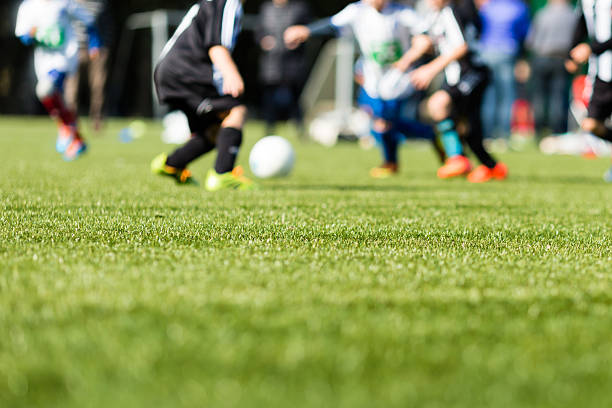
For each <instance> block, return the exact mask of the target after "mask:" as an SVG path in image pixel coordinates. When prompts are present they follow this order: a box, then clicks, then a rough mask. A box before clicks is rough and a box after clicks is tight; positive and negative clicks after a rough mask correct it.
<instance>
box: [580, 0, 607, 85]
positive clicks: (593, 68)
mask: <svg viewBox="0 0 612 408" xmlns="http://www.w3.org/2000/svg"><path fill="white" fill-rule="evenodd" d="M582 13H583V17H584V20H585V23H586V27H587V31H588V34H589V37H590V38H592V39H594V40H596V41H597V42H599V43H605V42H607V41H610V38H611V37H612V0H582ZM589 74H590V75H591V76H593V77H595V76H597V77H598V78H599V79H601V80H602V81H605V82H611V81H612V50H607V51H605V52H603V53H601V54H600V55H591V58H590V60H589Z"/></svg>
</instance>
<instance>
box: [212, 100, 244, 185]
mask: <svg viewBox="0 0 612 408" xmlns="http://www.w3.org/2000/svg"><path fill="white" fill-rule="evenodd" d="M246 116H247V108H246V106H244V105H238V106H234V107H232V108H231V109H230V110H229V113H228V114H227V116H226V117H225V118H224V119H223V121H222V122H221V127H220V129H219V132H218V133H217V145H216V147H217V159H216V161H215V167H214V169H210V170H209V171H208V174H207V175H206V183H205V185H204V187H205V188H206V189H207V190H208V191H218V190H228V189H235V190H248V189H252V188H254V187H255V184H254V183H253V182H252V181H251V180H249V179H247V178H246V177H244V176H243V171H242V169H241V168H239V167H235V165H236V159H237V157H238V153H239V151H240V147H241V145H242V128H243V127H244V122H245V121H246Z"/></svg>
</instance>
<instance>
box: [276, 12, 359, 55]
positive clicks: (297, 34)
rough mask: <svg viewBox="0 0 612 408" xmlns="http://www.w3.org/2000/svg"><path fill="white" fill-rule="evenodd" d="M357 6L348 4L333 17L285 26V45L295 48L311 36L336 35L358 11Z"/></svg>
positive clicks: (349, 22) (348, 23)
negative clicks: (305, 23)
mask: <svg viewBox="0 0 612 408" xmlns="http://www.w3.org/2000/svg"><path fill="white" fill-rule="evenodd" d="M357 7H358V6H356V5H355V4H349V5H348V6H347V7H345V8H344V10H342V11H341V12H339V13H338V14H336V15H334V16H333V17H328V18H324V19H322V20H318V21H315V22H313V23H310V24H308V25H295V26H291V27H289V28H287V29H286V30H285V34H284V40H285V45H286V46H287V48H289V49H295V48H297V47H299V46H300V45H301V44H302V43H304V42H306V41H308V39H309V38H310V37H311V36H337V35H338V34H339V33H340V30H341V29H342V28H344V27H347V26H349V25H350V24H351V23H352V22H353V20H354V19H355V17H356V15H357V13H358V8H357Z"/></svg>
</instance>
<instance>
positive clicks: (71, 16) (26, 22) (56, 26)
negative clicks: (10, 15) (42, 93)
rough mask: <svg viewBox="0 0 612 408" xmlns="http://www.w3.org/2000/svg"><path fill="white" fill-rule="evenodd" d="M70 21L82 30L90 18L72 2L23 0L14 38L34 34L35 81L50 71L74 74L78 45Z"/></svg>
mask: <svg viewBox="0 0 612 408" xmlns="http://www.w3.org/2000/svg"><path fill="white" fill-rule="evenodd" d="M73 20H80V21H82V22H83V24H85V25H86V26H90V25H92V24H93V22H94V21H93V17H92V16H91V14H90V13H89V12H88V11H87V10H86V9H84V8H83V7H82V6H80V5H78V4H77V3H76V2H75V1H74V0H24V1H23V2H22V3H21V5H20V6H19V11H18V13H17V23H16V26H15V35H17V37H22V36H29V35H30V34H31V33H32V31H33V30H34V29H35V30H36V34H35V36H34V37H35V39H36V41H37V43H38V44H37V46H36V50H35V51H34V66H35V70H36V76H37V77H38V78H39V79H41V78H44V77H45V76H47V75H48V74H49V72H51V71H53V70H55V71H58V72H62V73H67V74H68V73H72V72H74V71H75V70H76V68H77V66H78V50H79V43H78V39H77V36H76V34H75V32H74V30H73V27H72V22H73ZM41 43H44V44H45V45H43V44H41Z"/></svg>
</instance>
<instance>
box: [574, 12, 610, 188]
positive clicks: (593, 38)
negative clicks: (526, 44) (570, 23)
mask: <svg viewBox="0 0 612 408" xmlns="http://www.w3.org/2000/svg"><path fill="white" fill-rule="evenodd" d="M587 37H588V38H589V40H588V41H586V42H583V41H584V40H585V39H586V38H587ZM587 61H588V62H589V76H590V77H591V80H592V81H593V93H592V95H591V100H590V102H589V107H588V112H587V117H586V118H585V119H584V120H583V121H582V124H581V126H582V129H584V130H586V131H587V132H590V133H592V134H594V135H596V136H598V137H600V138H602V139H605V140H608V141H610V142H612V129H611V128H610V126H606V124H605V121H606V119H609V118H610V115H611V114H612V0H582V15H581V17H580V19H579V21H578V24H577V25H576V29H575V31H574V41H573V45H572V50H571V51H570V54H569V59H568V60H567V61H566V64H565V66H566V68H567V69H568V71H570V72H572V73H573V72H576V70H577V69H578V65H579V64H584V63H586V62H587ZM604 177H605V179H606V181H612V168H610V170H608V172H606V174H605V176H604Z"/></svg>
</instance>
